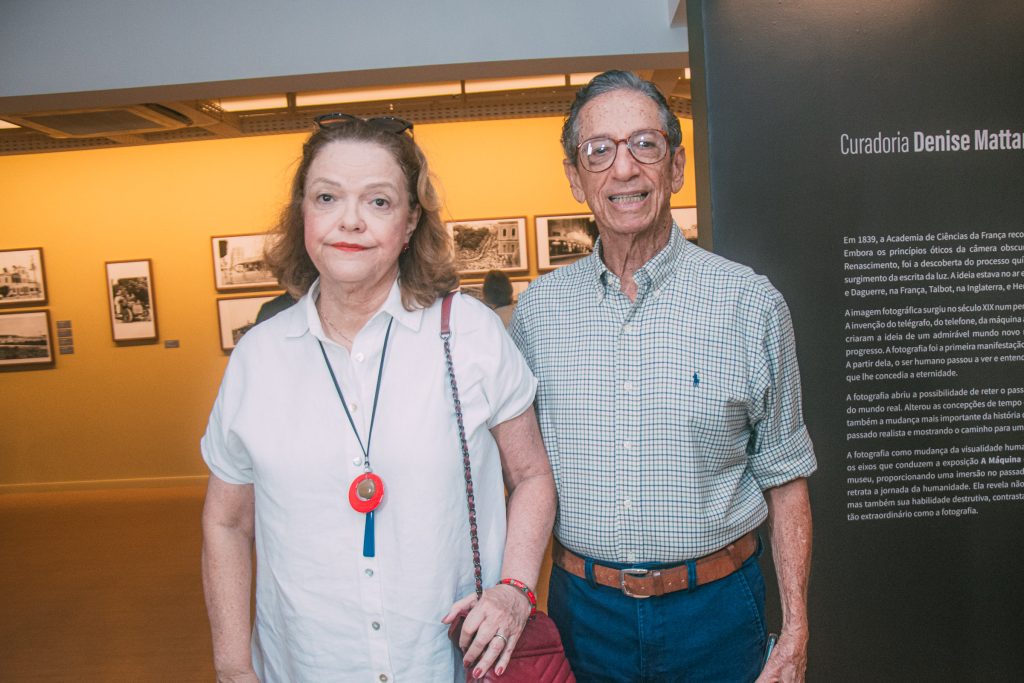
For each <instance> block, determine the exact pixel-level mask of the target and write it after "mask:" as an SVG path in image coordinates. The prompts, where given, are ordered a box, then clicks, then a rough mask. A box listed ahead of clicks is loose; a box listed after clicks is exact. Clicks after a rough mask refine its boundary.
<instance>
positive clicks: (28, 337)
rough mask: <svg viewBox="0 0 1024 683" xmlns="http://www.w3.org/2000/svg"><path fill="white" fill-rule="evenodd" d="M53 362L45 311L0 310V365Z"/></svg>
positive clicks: (31, 365)
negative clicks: (4, 311) (0, 311)
mask: <svg viewBox="0 0 1024 683" xmlns="http://www.w3.org/2000/svg"><path fill="white" fill-rule="evenodd" d="M53 362H54V355H53V338H52V336H51V334H50V312H49V311H25V312H21V311H17V312H9V313H0V368H13V367H33V366H46V365H51V364H53Z"/></svg>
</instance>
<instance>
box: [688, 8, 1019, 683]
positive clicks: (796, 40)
mask: <svg viewBox="0 0 1024 683" xmlns="http://www.w3.org/2000/svg"><path fill="white" fill-rule="evenodd" d="M689 23H690V47H691V60H692V62H693V63H694V68H695V71H696V73H695V90H697V92H696V94H695V120H696V130H697V133H698V140H697V152H698V184H699V185H700V184H701V183H703V185H702V186H701V187H699V188H698V189H699V192H700V195H699V196H700V201H701V202H702V203H703V206H702V213H701V220H702V229H703V228H704V226H705V225H706V224H707V223H708V220H709V219H710V221H711V224H712V226H713V243H714V251H715V252H717V253H720V254H722V255H723V256H725V257H727V258H730V259H734V260H736V261H740V262H742V263H745V264H748V265H750V266H752V267H753V268H754V269H755V270H757V271H759V272H762V273H765V274H766V275H768V276H769V278H770V279H771V280H772V282H773V283H774V284H775V285H776V286H777V287H778V288H779V289H780V290H781V291H782V293H783V294H784V295H785V297H786V300H787V301H788V303H789V305H790V309H791V311H792V314H793V320H794V325H795V329H796V335H797V344H798V349H799V357H800V364H801V372H802V376H803V380H804V407H805V414H806V418H807V422H808V425H809V427H810V430H811V434H812V437H813V439H814V442H815V446H816V449H817V452H818V458H819V472H818V473H817V474H816V475H815V476H814V477H813V478H812V480H811V495H812V506H813V510H814V516H815V535H814V540H815V549H814V567H813V571H812V581H811V601H810V612H811V629H812V630H811V633H812V638H811V649H810V665H809V669H808V680H812V681H908V680H914V681H918V680H920V681H1010V680H1020V676H1021V671H1024V647H1022V642H1024V640H1022V630H1021V626H1020V616H1019V615H1020V614H1021V613H1022V612H1024V587H1022V580H1021V576H1022V571H1021V555H1022V551H1021V547H1022V545H1024V523H1022V522H1024V464H1022V463H1024V3H1021V2H1020V1H1019V0H985V1H981V2H979V1H977V0H917V1H914V2H909V1H908V2H892V1H891V0H861V1H859V2H849V0H785V1H783V2H749V1H747V0H702V1H699V2H698V1H693V2H691V3H690V6H689ZM702 149H706V150H707V154H706V155H702V154H701V151H702ZM773 620H774V621H775V622H776V623H775V624H774V625H775V626H776V627H777V616H774V617H773Z"/></svg>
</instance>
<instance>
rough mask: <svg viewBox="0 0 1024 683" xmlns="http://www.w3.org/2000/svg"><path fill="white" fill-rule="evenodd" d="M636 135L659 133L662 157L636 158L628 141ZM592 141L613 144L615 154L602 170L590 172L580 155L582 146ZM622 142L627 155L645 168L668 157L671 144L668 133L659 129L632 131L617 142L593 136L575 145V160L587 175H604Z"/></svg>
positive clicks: (613, 139) (608, 138) (608, 137)
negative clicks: (662, 148) (624, 144)
mask: <svg viewBox="0 0 1024 683" xmlns="http://www.w3.org/2000/svg"><path fill="white" fill-rule="evenodd" d="M638 133H659V134H661V137H662V138H664V139H665V153H664V154H663V155H662V156H660V157H659V158H657V159H655V160H654V161H644V160H643V159H639V158H637V156H636V153H635V152H633V147H632V146H631V145H630V144H629V139H630V138H631V137H633V136H634V135H637V134H638ZM593 140H610V141H611V142H613V143H615V154H613V155H612V160H611V161H610V162H609V163H608V165H607V166H605V167H604V168H602V169H601V170H599V171H594V170H591V169H589V168H587V165H586V164H585V163H583V157H584V156H586V155H584V154H582V153H581V150H582V148H583V145H585V144H587V143H588V142H592V141H593ZM623 142H624V143H626V149H628V150H629V155H630V156H631V157H633V159H634V160H636V162H637V163H638V164H643V165H645V166H651V165H653V164H657V163H660V162H662V161H664V159H665V158H666V157H667V156H668V155H669V152H670V151H672V143H671V142H670V141H669V137H668V132H667V131H664V130H662V129H660V128H641V129H640V130H634V131H633V132H632V133H630V134H629V135H628V136H627V137H624V138H619V139H618V140H616V139H615V138H613V137H610V136H607V135H595V136H594V137H592V138H587V139H586V140H584V141H583V142H581V143H580V144H578V145H576V160H577V161H579V163H580V166H582V167H583V170H584V171H587V172H588V173H604V172H605V171H607V170H608V169H609V168H611V167H612V166H613V165H614V164H615V160H616V159H617V158H618V157H619V144H620V143H623Z"/></svg>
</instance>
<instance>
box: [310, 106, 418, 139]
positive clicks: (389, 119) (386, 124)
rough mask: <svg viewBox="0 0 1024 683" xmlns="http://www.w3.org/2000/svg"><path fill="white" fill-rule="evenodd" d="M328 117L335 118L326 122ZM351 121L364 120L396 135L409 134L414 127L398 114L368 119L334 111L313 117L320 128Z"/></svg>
mask: <svg viewBox="0 0 1024 683" xmlns="http://www.w3.org/2000/svg"><path fill="white" fill-rule="evenodd" d="M328 119H334V120H333V121H331V122H329V123H326V124H325V123H324V121H326V120H328ZM350 121H363V122H365V123H368V124H370V125H371V126H375V127H377V128H379V129H380V130H383V131H386V132H388V133H394V134H395V135H401V134H402V133H405V132H406V131H408V132H409V134H410V135H411V134H412V129H413V123H412V121H406V120H405V119H401V118H398V117H397V116H372V117H370V118H368V119H364V118H363V117H361V116H355V115H353V114H346V113H344V112H334V113H331V114H321V115H320V116H314V117H313V123H315V124H316V127H317V128H318V129H319V130H327V129H329V128H333V127H334V126H337V125H342V124H344V123H348V122H350ZM390 124H398V127H395V126H393V125H390Z"/></svg>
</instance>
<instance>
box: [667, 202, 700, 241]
mask: <svg viewBox="0 0 1024 683" xmlns="http://www.w3.org/2000/svg"><path fill="white" fill-rule="evenodd" d="M672 220H674V221H675V222H676V225H678V226H679V229H680V230H682V231H683V237H685V238H686V239H687V240H689V241H690V242H693V243H694V244H696V243H697V207H696V206H676V207H672Z"/></svg>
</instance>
